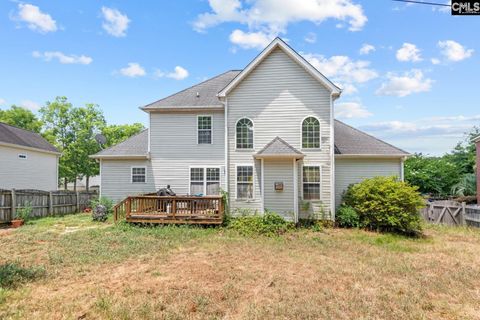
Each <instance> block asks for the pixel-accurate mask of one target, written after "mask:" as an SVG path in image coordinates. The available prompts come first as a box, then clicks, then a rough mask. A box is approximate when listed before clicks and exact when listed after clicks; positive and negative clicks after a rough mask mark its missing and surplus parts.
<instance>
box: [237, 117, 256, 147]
mask: <svg viewBox="0 0 480 320" xmlns="http://www.w3.org/2000/svg"><path fill="white" fill-rule="evenodd" d="M236 130H237V149H253V122H252V120H250V119H248V118H242V119H240V120H238V121H237V126H236Z"/></svg>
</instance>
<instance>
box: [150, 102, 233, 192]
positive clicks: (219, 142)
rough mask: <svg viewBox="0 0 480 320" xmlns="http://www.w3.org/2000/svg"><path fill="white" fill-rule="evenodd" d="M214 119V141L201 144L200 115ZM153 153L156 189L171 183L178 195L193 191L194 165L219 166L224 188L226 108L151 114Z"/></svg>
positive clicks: (151, 149) (153, 180) (152, 161)
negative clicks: (198, 133) (198, 123)
mask: <svg viewBox="0 0 480 320" xmlns="http://www.w3.org/2000/svg"><path fill="white" fill-rule="evenodd" d="M199 115H201V116H210V117H211V118H212V143H211V144H198V143H197V140H196V136H197V116H199ZM150 125H151V127H150V156H151V166H152V170H153V175H154V176H153V178H152V180H149V179H148V178H147V181H152V183H153V184H154V186H155V189H157V190H158V189H160V188H165V187H166V186H167V185H170V186H171V188H172V190H173V191H174V192H175V193H176V194H178V195H185V194H188V193H190V168H191V167H218V168H220V185H221V187H222V188H223V189H225V186H224V185H223V184H224V181H225V180H224V176H225V151H224V150H225V148H224V145H225V142H224V140H225V136H224V132H225V130H224V127H225V124H224V116H223V111H220V112H211V113H208V114H207V113H205V111H202V112H201V113H200V114H197V113H193V112H179V113H154V112H152V113H150Z"/></svg>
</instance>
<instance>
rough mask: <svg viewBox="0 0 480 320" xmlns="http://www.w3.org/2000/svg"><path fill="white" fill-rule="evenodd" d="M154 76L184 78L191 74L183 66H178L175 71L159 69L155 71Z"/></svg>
mask: <svg viewBox="0 0 480 320" xmlns="http://www.w3.org/2000/svg"><path fill="white" fill-rule="evenodd" d="M154 76H155V78H162V77H167V78H172V79H175V80H183V79H186V78H187V77H188V76H189V72H188V70H187V69H185V68H183V67H181V66H176V67H175V69H174V71H173V72H167V73H165V72H163V71H161V70H158V69H157V70H155V72H154Z"/></svg>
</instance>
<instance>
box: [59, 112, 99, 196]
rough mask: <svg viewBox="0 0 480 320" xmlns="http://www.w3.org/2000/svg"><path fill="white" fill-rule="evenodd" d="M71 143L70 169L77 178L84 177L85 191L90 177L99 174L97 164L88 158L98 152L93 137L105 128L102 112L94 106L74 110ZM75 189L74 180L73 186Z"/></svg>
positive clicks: (69, 147)
mask: <svg viewBox="0 0 480 320" xmlns="http://www.w3.org/2000/svg"><path fill="white" fill-rule="evenodd" d="M71 120H72V123H71V128H72V131H73V136H74V138H73V141H72V143H71V144H70V145H69V146H68V149H69V153H70V154H71V155H73V158H72V159H70V161H71V164H70V165H71V167H72V168H73V171H74V174H75V176H76V177H77V178H81V177H85V179H86V189H87V191H88V189H89V182H90V177H92V176H96V175H98V174H99V166H98V163H97V162H96V161H95V160H94V159H91V158H90V157H89V156H90V155H92V154H94V153H97V152H98V151H100V145H99V144H98V143H97V141H95V135H96V134H98V133H100V132H102V130H103V128H104V127H105V125H106V123H105V118H104V117H103V113H102V111H101V110H100V109H99V108H98V106H97V105H95V104H87V105H86V106H85V107H83V108H74V109H73V110H72V113H71ZM74 188H75V189H76V180H75V184H74Z"/></svg>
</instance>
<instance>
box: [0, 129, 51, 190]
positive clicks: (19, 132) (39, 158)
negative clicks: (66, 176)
mask: <svg viewBox="0 0 480 320" xmlns="http://www.w3.org/2000/svg"><path fill="white" fill-rule="evenodd" d="M59 157H60V152H58V150H57V149H56V148H55V147H54V146H53V145H51V144H50V143H49V142H48V141H47V140H45V139H44V138H43V137H42V136H40V135H39V134H37V133H35V132H32V131H28V130H24V129H20V128H17V127H14V126H11V125H8V124H5V123H1V122H0V189H12V188H15V189H38V190H45V191H51V190H57V183H58V159H59Z"/></svg>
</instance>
